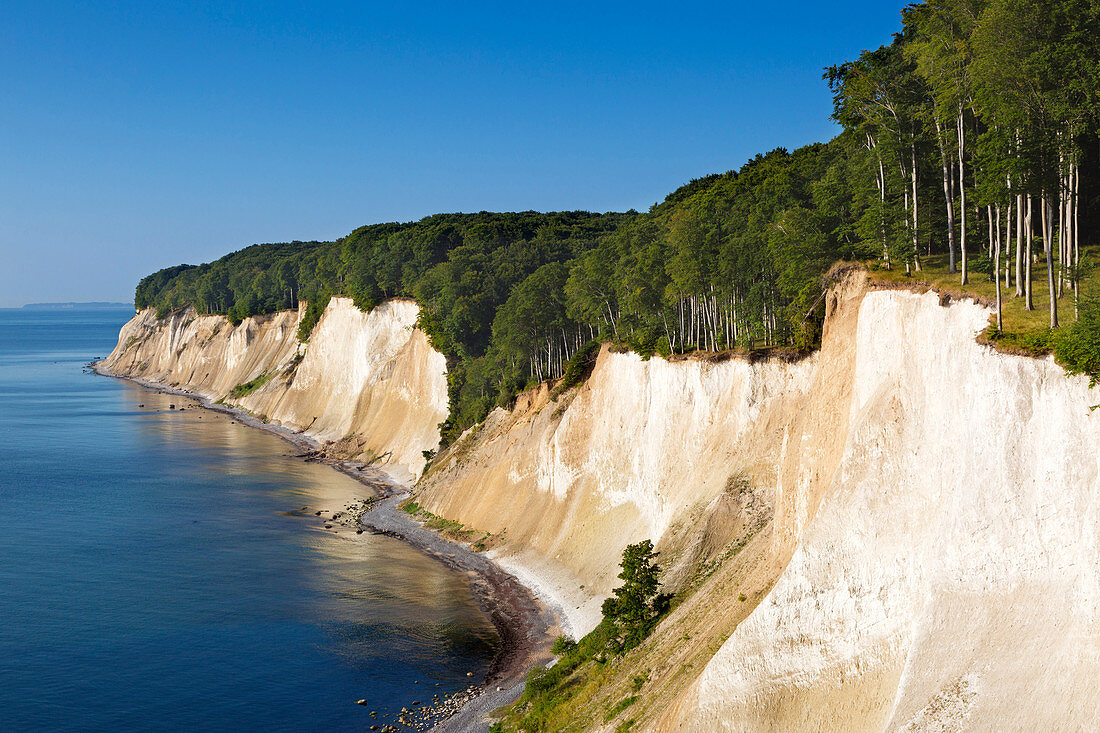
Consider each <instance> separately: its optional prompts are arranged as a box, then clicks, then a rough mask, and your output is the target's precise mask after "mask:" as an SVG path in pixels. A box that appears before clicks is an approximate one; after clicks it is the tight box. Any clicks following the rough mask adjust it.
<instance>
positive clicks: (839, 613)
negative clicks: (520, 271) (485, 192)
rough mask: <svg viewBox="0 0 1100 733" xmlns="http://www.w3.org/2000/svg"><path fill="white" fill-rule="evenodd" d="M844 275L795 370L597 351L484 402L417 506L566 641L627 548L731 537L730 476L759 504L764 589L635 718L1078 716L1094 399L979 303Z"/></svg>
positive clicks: (1097, 479)
mask: <svg viewBox="0 0 1100 733" xmlns="http://www.w3.org/2000/svg"><path fill="white" fill-rule="evenodd" d="M864 278H865V276H864V275H863V274H857V275H852V276H851V277H849V278H848V280H847V281H846V282H844V283H842V284H841V285H840V286H839V287H838V288H836V289H835V290H834V291H833V292H832V293H831V294H830V296H829V302H828V308H829V316H828V322H827V326H826V333H825V338H824V344H823V348H822V350H821V351H820V352H819V353H817V354H815V355H814V356H813V357H811V358H810V359H807V360H805V361H803V362H800V363H797V364H782V363H756V364H749V363H747V362H744V361H737V360H730V361H725V362H721V363H707V362H705V361H699V360H683V361H677V362H666V361H664V360H661V359H656V358H655V359H651V360H648V361H643V360H641V359H640V358H639V357H638V356H636V355H633V354H612V353H609V352H607V351H605V352H604V353H602V354H601V356H600V359H599V361H598V363H597V366H596V368H595V371H594V373H593V375H592V377H591V378H590V379H589V381H588V382H587V383H586V384H585V385H584V386H583V387H581V388H580V389H579V390H578V391H577V392H576V393H575V394H572V395H567V396H565V397H563V398H561V399H560V400H558V401H557V402H551V401H549V399H548V395H547V392H546V390H545V388H544V389H542V390H540V391H537V392H534V393H529V394H527V395H525V396H524V397H523V398H522V399H521V400H520V402H519V403H518V404H517V406H516V408H515V409H514V410H512V411H510V412H506V411H503V410H498V411H496V412H495V413H494V414H493V415H491V416H490V418H489V419H488V420H487V421H486V423H485V424H484V425H483V426H482V427H481V428H480V429H479V430H477V431H476V432H473V433H472V434H470V435H468V436H466V437H465V438H464V439H463V440H462V441H460V442H459V443H458V444H457V445H456V446H454V447H453V448H452V449H451V450H450V451H449V452H448V453H447V454H445V455H444V456H442V460H441V461H440V464H439V465H438V466H437V467H435V468H433V470H432V472H431V473H430V474H429V475H428V476H426V477H425V478H424V480H423V481H422V482H421V498H422V500H423V503H425V504H426V505H427V506H428V507H429V508H431V509H432V511H436V512H438V513H441V514H444V515H446V516H448V517H450V518H454V519H458V520H459V521H463V522H465V523H466V524H467V525H468V526H471V527H476V528H477V529H479V530H485V531H491V532H494V533H500V532H503V533H504V538H505V539H504V543H503V545H502V546H501V547H500V548H499V549H497V550H496V551H495V552H496V553H497V554H498V557H499V558H500V559H501V561H502V562H503V563H504V564H505V565H506V566H509V567H512V568H514V569H516V570H517V571H518V572H519V573H520V575H521V577H527V578H528V579H529V580H531V581H532V582H535V583H537V584H539V585H541V586H542V587H543V589H544V590H545V591H547V592H548V593H549V594H550V595H552V596H554V597H556V598H557V600H558V601H559V602H560V603H561V604H562V605H564V606H565V607H566V610H567V612H568V614H569V615H570V621H571V626H572V630H573V631H574V632H575V633H584V632H585V631H587V630H588V629H590V628H591V627H592V626H593V625H594V624H595V623H596V621H597V620H598V617H599V615H598V609H599V606H598V601H599V599H600V598H602V597H604V596H606V595H607V593H608V592H609V591H610V589H611V588H613V587H614V586H615V585H617V584H618V581H617V580H616V578H615V575H616V573H617V572H618V567H617V563H618V560H619V556H620V553H621V551H622V548H623V547H624V546H625V545H626V544H628V543H631V542H637V541H639V540H641V539H645V538H650V539H653V540H654V541H655V542H657V543H658V545H659V547H660V548H662V549H664V550H665V557H666V558H667V559H669V560H670V561H672V562H673V563H680V562H685V561H688V560H690V559H691V558H692V557H694V558H695V559H700V558H704V557H707V555H706V548H707V546H708V545H709V546H711V547H712V548H714V547H717V548H720V547H721V546H722V543H723V542H724V541H727V540H729V539H730V538H732V537H734V536H736V531H735V529H731V528H730V527H729V526H727V527H726V530H727V531H726V534H725V535H723V534H722V530H721V528H720V527H719V529H718V530H715V527H714V525H715V523H714V522H713V521H712V520H713V516H714V513H715V508H716V507H718V506H719V505H720V504H722V502H723V501H727V499H728V497H729V496H730V493H731V485H732V484H734V483H741V484H743V485H748V486H751V487H752V488H753V491H754V492H756V493H757V494H759V495H761V496H763V497H764V498H765V500H766V502H767V503H768V504H770V505H771V506H772V507H774V514H773V518H772V519H771V520H770V526H769V529H770V535H771V538H772V539H771V541H770V543H767V544H766V545H763V546H764V547H766V549H765V550H764V552H766V553H770V558H771V559H772V561H773V562H774V566H775V567H776V568H777V575H776V578H775V580H774V585H773V586H772V589H771V591H770V592H769V593H767V595H766V596H764V598H763V600H762V601H761V602H760V604H759V605H758V606H757V607H756V608H755V610H754V611H753V612H752V613H751V614H750V615H749V616H748V617H747V618H746V619H745V620H744V621H743V622H741V624H740V626H739V627H738V628H737V629H736V631H735V632H734V633H733V634H732V636H730V637H729V638H728V639H727V640H726V641H725V643H724V645H722V646H721V648H720V649H719V650H718V652H717V653H716V654H715V655H714V656H713V658H712V660H711V661H710V663H709V664H708V665H707V666H706V668H705V670H703V671H702V673H701V674H700V675H699V676H698V678H697V679H696V680H695V681H694V683H692V684H691V685H690V686H689V687H688V688H687V689H686V690H685V691H684V693H683V694H682V696H681V698H680V699H679V700H678V702H677V703H676V704H675V705H673V706H672V707H671V708H670V709H668V710H667V711H666V712H665V714H664V716H663V717H662V716H658V717H655V718H653V717H651V718H650V719H649V720H646V721H642V722H641V724H640V728H643V729H651V730H691V731H715V730H727V731H759V730H777V731H788V730H805V731H822V730H836V731H887V730H937V731H940V730H964V729H965V730H990V729H1006V728H1007V729H1029V728H1030V729H1036V730H1055V729H1057V730H1079V729H1088V728H1090V727H1092V726H1094V725H1095V721H1096V720H1100V685H1097V684H1095V680H1096V678H1097V676H1098V675H1100V451H1098V450H1097V447H1098V446H1100V415H1098V414H1094V413H1092V412H1090V410H1089V406H1090V405H1093V404H1095V403H1096V402H1100V399H1098V398H1097V395H1096V394H1095V393H1091V392H1090V390H1089V389H1088V385H1087V380H1085V379H1083V378H1067V377H1066V375H1065V373H1064V372H1063V371H1062V369H1061V368H1060V367H1058V366H1057V365H1055V364H1054V363H1053V362H1052V361H1051V360H1040V359H1031V358H1024V357H1016V356H1009V355H1004V354H1000V353H997V352H995V351H994V350H992V349H991V348H989V347H986V346H983V345H981V344H979V343H977V342H976V341H975V337H976V336H977V334H978V333H979V332H981V331H982V330H983V329H984V328H985V327H986V325H987V324H988V318H989V311H988V310H987V309H986V308H983V307H981V306H978V305H976V304H974V303H972V302H970V301H963V302H955V303H951V304H949V305H947V306H942V305H940V302H939V297H938V296H937V295H936V294H931V293H930V294H924V295H919V294H915V293H911V292H907V291H873V292H867V291H866V289H865V288H864V286H863V281H864ZM731 478H732V479H735V481H731V480H730V479H731ZM729 506H730V504H729V502H728V501H727V509H728V507H729ZM733 506H734V507H735V508H736V506H738V505H736V504H734V505H733ZM728 524H729V521H727V525H728ZM693 533H694V534H693ZM715 535H717V538H716V537H715ZM755 544H758V543H754V545H755ZM692 553H695V554H694V555H692ZM718 554H720V553H718V552H712V553H711V556H714V555H718ZM742 559H743V558H742ZM582 586H583V587H582ZM731 600H732V599H731ZM678 643H682V642H678ZM658 672H659V671H655V672H654V674H658Z"/></svg>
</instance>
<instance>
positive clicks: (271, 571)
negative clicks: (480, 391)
mask: <svg viewBox="0 0 1100 733" xmlns="http://www.w3.org/2000/svg"><path fill="white" fill-rule="evenodd" d="M129 316H130V312H128V311H113V310H112V311H64V312H30V311H19V310H0V521H2V523H3V524H2V527H3V528H2V530H0V730H3V731H64V730H81V731H120V730H127V731H146V730H147V731H152V730H157V731H159V730H181V729H182V730H199V731H221V730H233V731H242V730H265V731H298V730H326V731H334V730H335V731H342V730H366V729H367V728H369V727H370V725H372V724H376V723H379V724H380V723H381V722H383V719H382V717H381V716H380V717H379V718H376V719H371V718H370V717H369V714H370V711H371V710H378V711H380V712H382V711H383V709H386V710H388V711H390V712H393V711H396V710H400V708H401V707H402V706H403V705H408V704H410V703H411V702H412V701H414V700H429V699H431V696H432V695H433V694H435V693H437V692H438V693H446V692H454V691H457V690H459V689H461V688H463V687H465V686H466V685H467V684H468V683H469V681H470V679H469V678H468V677H467V675H466V673H467V672H474V673H475V675H476V676H477V678H480V677H482V676H483V675H484V673H485V671H486V669H487V667H488V664H489V661H490V659H491V657H492V654H493V651H494V648H495V644H496V643H497V637H496V634H495V632H494V631H493V628H492V626H491V625H490V624H489V623H488V621H487V620H486V619H485V618H484V617H483V616H482V614H481V613H480V612H479V611H478V610H477V607H476V606H475V604H474V603H473V600H472V599H471V596H470V592H469V589H468V588H467V586H466V583H465V581H464V580H462V579H461V578H460V577H457V576H456V575H454V574H452V573H451V572H449V571H447V570H445V569H444V568H442V567H441V566H439V565H438V564H436V563H434V562H432V561H430V560H428V559H427V558H425V557H423V556H422V555H420V554H419V553H417V552H416V551H414V550H412V549H411V548H409V547H407V546H405V545H403V544H402V543H400V542H398V541H396V540H392V539H390V538H387V537H380V536H373V535H370V534H363V535H358V536H357V535H355V534H353V533H350V532H349V533H345V534H333V533H332V532H327V531H325V530H324V529H323V525H322V524H321V523H320V520H319V519H318V518H317V517H315V516H313V514H312V512H313V511H315V510H316V509H342V508H343V507H344V505H345V504H347V503H348V501H349V500H351V499H354V498H356V497H363V496H366V495H368V494H367V490H366V489H365V488H364V487H362V486H361V485H359V484H358V483H356V482H354V481H352V480H351V479H349V478H347V477H345V476H343V475H341V474H338V473H336V472H335V471H333V470H331V469H329V468H326V467H324V466H319V465H316V464H307V463H304V462H302V461H300V460H295V459H293V458H291V457H289V456H288V455H287V454H290V453H293V452H294V451H293V450H292V449H291V448H290V446H288V445H287V444H286V443H284V442H283V441H281V440H279V439H278V438H276V437H274V436H271V435H268V434H265V433H262V432H260V431H257V430H252V429H249V428H245V427H242V426H241V425H238V424H233V423H232V422H231V420H230V419H229V418H228V417H224V416H220V415H217V414H215V413H211V412H208V411H204V410H197V409H188V410H186V411H184V412H180V411H178V410H177V411H170V410H168V409H166V408H167V405H168V403H169V402H175V403H177V405H178V404H180V402H181V401H180V399H179V398H177V397H168V396H164V395H158V394H156V393H153V392H150V391H148V390H144V389H141V388H138V387H135V386H132V385H129V384H127V383H124V382H120V381H117V380H113V379H108V378H105V377H97V376H92V375H88V374H83V373H82V372H81V366H82V365H83V364H85V363H86V362H88V361H89V360H91V359H92V358H93V357H96V356H102V355H104V354H106V353H108V352H109V351H110V350H111V348H112V347H113V346H114V344H115V342H116V341H117V334H118V328H119V326H120V325H121V324H122V323H124V322H125V321H126V320H127V318H128V317H129ZM142 404H143V405H144V407H140V406H139V405H142ZM303 506H309V507H310V508H311V509H310V511H308V512H305V513H299V512H298V511H297V510H299V509H300V508H301V507H303ZM414 682H415V684H414ZM361 698H366V699H367V700H368V702H369V705H367V706H366V707H360V706H358V705H356V704H355V701H356V700H358V699H361Z"/></svg>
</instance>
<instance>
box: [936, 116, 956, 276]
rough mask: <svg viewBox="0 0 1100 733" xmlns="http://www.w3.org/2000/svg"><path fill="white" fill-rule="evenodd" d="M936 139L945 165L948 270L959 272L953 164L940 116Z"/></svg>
mask: <svg viewBox="0 0 1100 733" xmlns="http://www.w3.org/2000/svg"><path fill="white" fill-rule="evenodd" d="M936 141H937V142H938V143H939V146H940V163H941V165H942V167H943V198H944V201H945V202H946V204H947V263H948V264H947V271H948V272H950V273H956V272H958V269H957V268H956V267H955V192H954V190H953V189H954V187H955V186H954V179H953V178H952V176H951V165H950V163H949V160H950V159H949V157H948V155H947V148H946V147H945V146H944V142H943V125H942V124H940V120H939V117H937V118H936Z"/></svg>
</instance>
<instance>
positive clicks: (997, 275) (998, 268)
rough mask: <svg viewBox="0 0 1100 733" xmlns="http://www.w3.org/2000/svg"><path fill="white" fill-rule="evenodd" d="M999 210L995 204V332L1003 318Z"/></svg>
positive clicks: (1002, 327)
mask: <svg viewBox="0 0 1100 733" xmlns="http://www.w3.org/2000/svg"><path fill="white" fill-rule="evenodd" d="M1000 240H1001V210H1000V205H999V204H998V206H997V246H996V248H995V249H994V252H993V282H995V283H996V284H997V333H1001V332H1002V331H1004V318H1003V316H1002V313H1001V241H1000Z"/></svg>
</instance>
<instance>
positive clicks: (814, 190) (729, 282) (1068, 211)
mask: <svg viewBox="0 0 1100 733" xmlns="http://www.w3.org/2000/svg"><path fill="white" fill-rule="evenodd" d="M903 20H904V28H903V31H902V32H901V33H900V34H898V35H897V36H896V37H895V39H894V40H893V41H892V42H891V43H889V44H887V45H884V46H882V47H881V48H878V49H875V50H872V51H866V52H864V53H862V54H861V55H860V56H859V57H858V58H857V59H855V60H853V61H850V62H846V63H842V64H838V65H836V66H833V67H831V68H829V69H827V70H826V73H825V78H826V80H827V82H828V84H829V86H830V88H831V90H832V91H833V94H834V117H835V119H836V120H837V121H838V122H839V123H840V124H841V125H842V126H843V128H844V130H843V132H842V133H841V134H840V135H839V136H837V137H836V138H835V139H834V140H832V141H830V142H828V143H823V144H814V145H809V146H806V147H803V148H799V149H797V150H794V151H787V150H785V149H782V148H781V149H777V150H774V151H772V152H770V153H767V154H763V155H758V156H756V157H755V158H753V159H752V160H750V161H749V162H748V163H746V164H745V165H744V166H742V167H741V168H740V169H739V170H737V171H728V172H726V173H724V174H715V175H711V176H707V177H704V178H700V179H697V180H694V181H692V182H690V183H689V184H687V185H685V186H682V187H681V188H679V189H677V190H676V191H674V192H672V193H671V194H669V196H668V197H666V198H665V200H664V201H663V202H661V203H658V204H655V205H654V206H653V207H652V208H651V209H650V210H649V211H647V212H645V213H641V214H639V213H637V212H633V211H631V212H627V213H624V214H613V213H612V214H592V213H587V212H564V213H550V214H542V213H535V212H522V213H509V214H493V213H486V212H482V213H478V214H441V215H436V216H431V217H428V218H425V219H423V220H421V221H419V222H413V223H406V224H377V225H372V226H366V227H362V228H360V229H357V230H356V231H354V232H352V233H351V234H349V235H348V236H347V237H344V238H342V239H340V240H337V241H336V242H326V243H320V242H293V243H289V244H266V245H256V246H253V247H248V248H246V249H243V250H241V251H239V252H235V253H233V254H230V255H227V256H225V257H223V258H221V259H220V260H218V261H216V262H212V263H209V264H206V265H201V266H198V267H193V266H186V265H183V266H179V267H174V268H169V269H166V270H162V271H160V272H158V273H154V274H153V275H150V276H149V277H147V278H145V279H144V280H142V281H141V284H140V285H139V286H138V289H137V295H136V301H135V302H136V305H137V306H138V307H139V308H144V307H154V308H156V309H157V311H158V313H160V314H161V315H163V314H165V313H167V312H169V311H173V310H177V309H180V308H183V307H186V306H193V307H195V308H196V309H197V310H199V311H200V312H206V313H222V314H225V315H227V316H228V317H229V318H230V319H232V320H234V321H239V320H240V319H242V318H245V317H247V316H250V315H256V314H261V313H268V312H273V311H276V310H279V309H284V308H294V307H297V306H298V304H299V303H300V302H302V301H305V302H307V303H308V308H307V317H306V319H304V321H303V325H302V329H301V332H300V334H299V335H300V337H301V338H302V339H303V340H307V339H308V337H309V332H310V330H311V329H312V326H313V325H314V323H315V322H316V320H317V318H319V317H320V314H321V313H322V312H323V310H324V307H325V305H326V304H327V302H328V299H329V298H330V297H331V296H333V295H337V294H340V295H346V296H350V297H352V298H353V299H354V300H355V303H356V305H358V306H359V307H360V308H364V309H366V308H370V307H373V306H375V305H377V304H378V303H381V302H382V301H384V300H385V299H387V298H392V297H399V296H402V297H411V298H415V299H416V301H417V302H418V303H419V304H420V306H421V316H420V325H421V327H422V328H423V329H424V330H425V331H426V332H427V333H428V335H429V336H430V337H431V339H432V342H433V344H434V345H435V347H436V348H438V349H439V350H440V351H442V352H443V353H444V354H446V355H447V357H448V367H449V381H450V398H451V415H450V418H449V420H448V422H447V423H445V424H444V426H443V427H444V439H445V440H450V439H453V438H454V437H455V436H457V435H458V434H459V432H461V430H463V429H465V428H466V427H468V426H470V425H472V424H473V423H475V422H477V421H479V420H481V419H482V418H483V417H484V415H485V414H486V413H487V412H488V410H489V409H491V408H492V406H494V405H496V404H506V403H507V402H508V401H509V400H510V399H511V398H512V396H513V395H514V394H515V393H516V391H517V390H520V389H522V388H523V387H525V386H527V385H529V384H531V383H534V382H538V381H542V380H546V379H555V378H558V377H560V376H561V375H562V374H564V373H565V372H566V371H567V370H568V369H569V367H570V363H571V360H573V359H575V358H582V357H583V358H590V356H591V353H592V350H591V344H592V342H593V341H594V340H597V339H604V340H614V341H617V342H619V343H622V344H624V345H626V346H628V347H630V348H633V349H635V350H637V351H638V352H640V353H643V354H652V353H661V354H670V353H674V352H675V353H683V352H689V351H694V350H708V351H721V350H726V349H741V350H752V349H758V348H762V347H769V346H789V347H793V348H797V349H808V348H812V347H813V346H814V345H816V343H817V342H818V340H819V337H820V319H821V308H820V307H819V305H818V304H819V301H820V295H821V290H822V287H823V284H822V277H821V276H822V274H823V273H824V272H825V271H826V270H827V269H828V268H829V267H830V266H831V265H832V263H834V262H835V261H837V260H840V259H845V260H868V259H870V260H877V261H878V262H879V263H880V265H881V266H883V267H890V268H893V267H904V268H905V269H906V270H907V271H910V272H914V273H915V272H917V271H919V270H921V268H922V267H923V266H924V260H925V259H926V258H927V257H929V256H930V255H941V256H942V255H946V257H947V259H948V266H949V268H950V270H951V271H952V272H956V271H957V272H958V273H959V278H960V282H961V284H963V285H965V284H966V283H967V281H968V278H972V277H978V276H980V277H986V278H991V279H993V280H995V281H996V282H997V283H998V288H997V292H998V302H1000V298H1001V292H1000V291H1001V285H1003V286H1004V288H1006V289H1007V290H1008V291H1010V292H1012V293H1013V294H1014V295H1015V296H1018V297H1020V298H1023V299H1025V303H1026V305H1027V307H1029V308H1030V307H1031V290H1032V285H1033V282H1034V281H1035V280H1036V278H1037V277H1039V276H1042V277H1045V280H1046V283H1045V284H1046V287H1047V288H1048V290H1049V292H1050V294H1051V296H1052V297H1051V298H1050V302H1051V306H1050V308H1051V313H1050V322H1051V327H1054V326H1055V325H1057V323H1058V307H1059V301H1060V300H1061V302H1063V303H1067V302H1068V303H1070V304H1071V305H1070V306H1069V307H1070V308H1071V309H1072V311H1073V312H1074V314H1076V313H1077V312H1079V311H1081V309H1082V308H1085V309H1088V308H1092V307H1093V306H1092V305H1091V304H1092V303H1094V302H1095V301H1093V300H1092V299H1090V298H1088V297H1085V295H1084V294H1082V293H1081V288H1080V285H1081V273H1082V272H1083V268H1082V253H1083V249H1084V247H1085V245H1087V244H1089V243H1090V242H1091V239H1090V235H1091V233H1092V232H1093V231H1094V229H1095V224H1094V222H1096V221H1097V219H1098V217H1097V201H1096V198H1097V197H1096V192H1097V182H1098V180H1100V176H1098V175H1097V173H1098V169H1100V162H1098V159H1100V155H1098V153H1100V143H1098V138H1097V132H1098V129H1100V125H1098V118H1097V115H1096V110H1097V109H1100V106H1098V103H1100V92H1098V89H1100V86H1098V85H1100V2H1097V0H1045V1H1044V2H1038V0H995V1H992V2H986V1H984V0H929V1H928V2H924V3H918V4H913V5H910V6H908V7H907V8H906V9H905V10H904V12H903ZM1040 273H1041V275H1040ZM1067 298H1068V300H1067ZM999 312H1000V311H999V309H998V315H999ZM1096 323H1100V315H1095V314H1092V312H1091V311H1090V312H1089V316H1088V317H1087V318H1085V317H1082V321H1081V323H1078V324H1074V326H1073V328H1071V329H1068V330H1067V329H1064V330H1066V332H1067V333H1071V332H1072V333H1073V334H1076V335H1074V336H1073V338H1074V339H1076V342H1075V343H1076V347H1075V348H1076V350H1075V351H1073V353H1074V354H1076V355H1077V357H1075V358H1077V359H1078V361H1077V362H1076V363H1077V364H1078V366H1079V367H1080V368H1079V369H1078V370H1079V371H1081V370H1083V371H1090V370H1092V371H1095V367H1096V366H1097V365H1100V353H1093V352H1094V351H1096V349H1094V348H1092V347H1089V346H1087V345H1088V344H1093V345H1095V344H1096V343H1100V340H1098V339H1096V338H1095V336H1090V335H1089V334H1090V333H1091V332H1090V331H1089V329H1090V328H1093V326H1089V325H1088V324H1096ZM998 328H999V319H998ZM1067 353H1069V352H1067ZM574 371H576V369H574Z"/></svg>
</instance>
